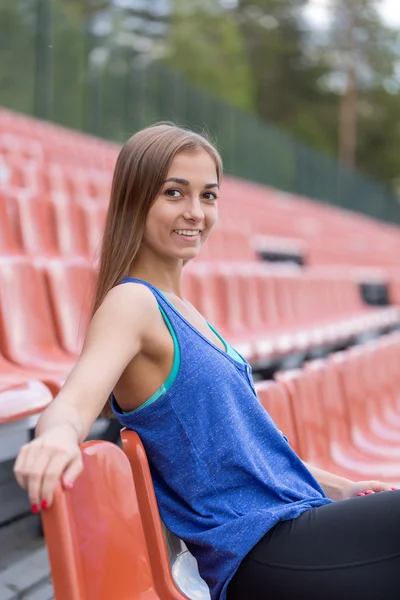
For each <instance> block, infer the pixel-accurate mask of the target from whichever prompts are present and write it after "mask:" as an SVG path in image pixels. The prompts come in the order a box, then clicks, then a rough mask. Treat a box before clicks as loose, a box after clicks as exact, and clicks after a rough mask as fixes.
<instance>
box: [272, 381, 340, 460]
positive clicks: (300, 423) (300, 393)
mask: <svg viewBox="0 0 400 600" xmlns="http://www.w3.org/2000/svg"><path fill="white" fill-rule="evenodd" d="M276 379H277V381H278V382H279V383H281V384H282V385H284V386H285V388H286V390H287V393H288V395H289V398H290V401H291V406H292V409H293V414H294V418H295V423H296V429H297V434H298V441H299V452H300V456H301V458H302V459H303V460H307V461H309V462H311V463H313V462H315V463H316V464H318V462H321V461H323V460H326V459H327V458H328V457H329V445H328V441H327V437H326V415H325V407H324V406H323V403H322V399H321V398H320V396H319V393H318V385H317V378H316V376H315V374H314V373H313V372H312V371H306V370H301V371H300V370H294V371H287V372H284V373H278V374H277V375H276Z"/></svg>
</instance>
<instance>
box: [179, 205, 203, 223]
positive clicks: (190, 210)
mask: <svg viewBox="0 0 400 600" xmlns="http://www.w3.org/2000/svg"><path fill="white" fill-rule="evenodd" d="M184 216H185V218H187V219H192V220H193V221H202V220H203V219H204V210H203V207H202V205H201V202H200V200H192V201H191V202H190V204H189V206H188V207H187V210H186V213H185V215H184Z"/></svg>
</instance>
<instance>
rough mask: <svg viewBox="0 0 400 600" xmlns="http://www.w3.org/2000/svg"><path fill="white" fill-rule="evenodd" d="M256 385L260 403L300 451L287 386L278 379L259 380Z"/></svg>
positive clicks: (295, 449) (296, 450) (296, 449)
mask: <svg viewBox="0 0 400 600" xmlns="http://www.w3.org/2000/svg"><path fill="white" fill-rule="evenodd" d="M254 387H255V389H256V392H257V396H258V399H259V401H260V403H261V404H262V406H263V407H264V408H265V410H266V411H267V412H268V414H269V415H270V417H271V418H272V420H273V421H274V422H275V423H276V425H277V426H278V427H279V429H280V430H281V431H282V433H283V434H284V435H286V437H287V438H288V440H289V444H290V445H291V447H292V448H293V450H294V451H295V452H296V453H298V451H299V448H298V442H297V432H296V427H295V423H294V418H293V413H292V408H291V406H290V400H289V397H288V395H287V392H286V390H285V388H284V387H283V386H282V385H279V383H277V382H276V381H257V382H256V383H255V385H254Z"/></svg>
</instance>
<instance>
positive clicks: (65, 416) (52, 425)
mask: <svg viewBox="0 0 400 600" xmlns="http://www.w3.org/2000/svg"><path fill="white" fill-rule="evenodd" d="M61 393H62V392H60V394H59V395H61ZM58 427H63V428H64V427H68V429H70V430H71V434H72V435H74V436H75V435H76V441H77V443H80V442H82V441H83V439H84V438H85V436H86V435H87V432H86V431H85V430H84V427H83V423H82V419H81V417H80V415H79V412H78V410H77V409H76V408H75V407H74V406H71V405H68V404H65V403H63V402H61V401H60V398H59V397H57V398H56V399H55V400H53V402H52V403H51V404H50V405H49V406H48V407H47V409H46V410H45V411H44V412H43V414H42V415H41V416H40V418H39V420H38V422H37V424H36V428H35V435H36V437H37V436H40V435H42V434H43V433H45V432H47V431H49V430H50V429H56V428H58Z"/></svg>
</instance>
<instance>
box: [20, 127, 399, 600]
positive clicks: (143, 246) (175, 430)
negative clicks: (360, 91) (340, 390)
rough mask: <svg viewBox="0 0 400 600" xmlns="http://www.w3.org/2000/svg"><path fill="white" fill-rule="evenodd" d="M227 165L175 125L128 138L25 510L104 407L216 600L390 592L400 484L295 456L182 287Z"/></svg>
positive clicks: (244, 372)
mask: <svg viewBox="0 0 400 600" xmlns="http://www.w3.org/2000/svg"><path fill="white" fill-rule="evenodd" d="M221 176H222V163H221V159H220V157H219V154H218V152H217V150H216V149H215V148H214V147H213V146H212V145H211V144H210V143H209V142H208V141H207V140H206V139H205V138H204V137H202V136H200V135H198V134H196V133H194V132H191V131H187V130H185V129H181V128H178V127H175V126H173V125H165V124H164V125H156V126H153V127H150V128H147V129H145V130H143V131H140V132H138V133H137V134H135V135H134V136H132V138H130V139H129V140H128V142H127V143H126V144H125V145H124V147H123V148H122V150H121V153H120V155H119V157H118V160H117V164H116V167H115V172H114V177H113V184H112V192H111V199H110V206H109V211H108V216H107V222H106V227H105V233H104V240H103V245H102V252H101V260H100V271H99V280H98V287H97V294H96V298H95V303H94V309H93V317H92V320H91V322H90V325H89V328H88V331H87V335H86V339H85V343H84V347H83V351H82V354H81V356H80V358H79V360H78V362H77V363H76V365H75V367H74V369H73V370H72V372H71V374H70V375H69V377H68V379H67V381H66V383H65V385H64V387H63V389H62V390H61V392H60V393H59V394H58V396H57V397H56V399H55V400H54V401H53V402H52V404H51V405H50V406H49V408H48V409H47V410H46V411H45V412H44V413H43V415H42V416H41V418H40V420H39V422H38V425H37V428H36V437H35V439H34V440H33V441H32V442H30V443H29V444H26V445H25V446H23V447H22V449H21V451H20V453H19V455H18V459H17V461H16V465H15V474H16V477H17V479H18V481H19V483H20V484H21V486H22V487H24V488H25V489H26V490H27V491H28V494H29V497H30V500H31V502H32V507H33V509H34V510H36V511H37V510H38V507H40V506H41V507H42V509H46V507H48V506H50V504H51V502H52V500H53V495H54V490H55V487H56V485H57V482H58V480H59V479H60V478H61V480H62V482H63V483H64V485H65V486H66V487H67V488H69V487H71V486H73V483H74V481H75V479H76V477H77V476H78V475H79V473H80V472H81V470H82V458H81V453H80V450H79V443H80V442H81V441H83V440H84V439H85V437H86V435H87V433H88V432H89V430H90V427H91V425H92V423H93V421H94V420H95V419H96V417H97V416H98V414H99V412H100V411H101V409H102V408H103V407H104V405H105V404H106V408H107V410H108V411H110V410H111V411H112V413H113V414H114V415H115V417H116V418H117V419H118V420H119V422H120V423H121V424H122V425H124V426H125V427H128V428H131V429H133V430H135V431H137V432H138V434H139V435H140V438H141V440H142V442H143V444H144V447H145V449H146V452H147V456H148V460H149V463H150V467H151V472H152V476H153V483H154V488H155V492H156V496H157V501H158V505H159V509H160V514H161V517H162V519H163V521H164V523H165V524H166V526H167V527H168V528H169V529H170V530H171V531H172V532H173V533H175V534H176V535H177V536H179V537H180V538H182V539H183V540H184V541H185V542H186V544H187V546H188V547H189V549H190V550H191V552H192V553H193V555H194V556H195V557H196V559H197V562H198V565H199V570H200V574H201V575H202V577H203V578H204V579H205V581H206V582H207V584H208V586H209V588H210V593H211V598H212V600H225V599H226V598H227V599H228V600H247V599H251V600H264V599H265V598H266V597H270V598H273V599H278V598H279V599H283V600H284V599H288V600H314V599H318V600H320V599H321V598H324V599H325V600H326V599H331V600H337V599H339V598H340V599H341V600H350V598H351V599H352V600H354V598H363V600H365V599H366V598H374V600H379V599H382V600H391V599H393V600H394V599H397V598H398V597H399V592H400V583H399V578H398V571H399V570H400V535H399V534H400V526H399V523H400V498H399V494H400V492H390V493H382V494H378V493H374V492H386V491H388V490H390V486H389V485H387V484H383V483H380V482H376V481H363V482H352V481H350V480H348V479H344V478H342V477H338V476H335V475H332V474H331V473H327V472H325V471H321V470H320V469H316V468H314V467H313V466H311V465H306V464H304V463H303V461H302V460H301V459H300V458H299V457H298V456H297V455H296V454H295V452H294V451H293V450H292V448H291V447H290V445H289V443H288V441H287V438H285V436H284V435H283V434H282V432H280V431H279V430H278V429H277V427H276V425H275V424H274V422H273V421H272V420H271V418H270V417H269V415H268V413H267V412H266V411H265V410H264V409H263V408H262V406H261V404H260V403H259V402H258V399H257V395H256V392H255V389H254V386H253V382H252V377H251V367H250V365H249V364H248V363H247V362H246V360H245V359H244V358H243V357H242V356H240V354H238V352H236V351H235V350H234V349H233V348H231V347H230V346H229V344H228V343H227V342H226V341H225V340H224V339H223V338H222V337H221V336H220V335H219V334H218V332H216V331H215V329H214V328H213V327H212V326H211V324H209V323H208V322H207V321H206V320H205V319H204V317H203V316H202V315H200V314H199V313H198V312H197V311H196V309H195V308H194V307H193V306H192V305H191V304H190V303H189V302H187V301H186V300H185V299H184V297H183V296H182V291H181V278H182V269H183V267H184V265H185V264H186V263H187V262H188V261H189V260H192V259H193V258H195V257H196V256H197V255H198V253H199V251H200V249H201V246H202V244H204V243H205V241H206V240H207V237H208V236H209V235H210V233H211V231H212V229H213V227H214V225H215V223H216V221H217V216H218V215H217V213H218V193H219V187H220V183H221ZM107 398H109V400H108V401H107ZM360 494H361V495H362V496H363V497H361V498H357V496H358V495H360ZM133 543H134V542H133Z"/></svg>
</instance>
